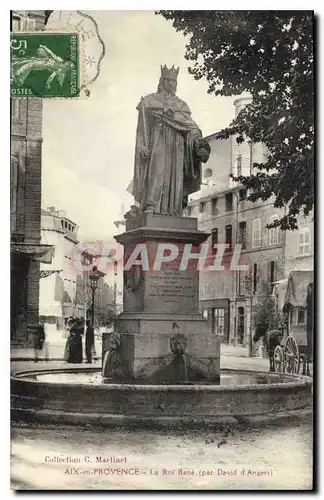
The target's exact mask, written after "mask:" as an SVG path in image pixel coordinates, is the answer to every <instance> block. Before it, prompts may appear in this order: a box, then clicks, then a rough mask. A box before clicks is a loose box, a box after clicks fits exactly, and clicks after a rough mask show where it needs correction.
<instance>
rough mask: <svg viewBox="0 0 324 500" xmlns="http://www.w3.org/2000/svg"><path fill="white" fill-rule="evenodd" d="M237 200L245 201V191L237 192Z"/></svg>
mask: <svg viewBox="0 0 324 500" xmlns="http://www.w3.org/2000/svg"><path fill="white" fill-rule="evenodd" d="M239 199H240V201H244V200H246V189H240V190H239Z"/></svg>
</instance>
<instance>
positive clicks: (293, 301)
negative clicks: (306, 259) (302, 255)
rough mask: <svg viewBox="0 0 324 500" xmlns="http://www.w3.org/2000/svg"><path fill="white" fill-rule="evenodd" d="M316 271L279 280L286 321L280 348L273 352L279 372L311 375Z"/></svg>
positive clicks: (279, 297) (277, 291) (276, 291)
mask: <svg viewBox="0 0 324 500" xmlns="http://www.w3.org/2000/svg"><path fill="white" fill-rule="evenodd" d="M313 280H314V276H313V271H292V272H291V273H290V275H289V277H288V278H286V279H285V280H281V281H278V282H277V283H276V284H275V287H274V294H275V296H276V298H277V304H278V308H279V310H280V311H282V312H283V314H284V316H285V319H286V322H285V324H286V327H285V329H284V331H283V336H282V341H281V345H278V346H277V347H276V348H275V350H274V368H275V371H276V372H280V373H282V372H286V373H294V374H297V373H299V370H300V367H301V364H302V366H303V369H302V373H303V375H305V374H306V373H307V375H309V363H310V362H312V359H313Z"/></svg>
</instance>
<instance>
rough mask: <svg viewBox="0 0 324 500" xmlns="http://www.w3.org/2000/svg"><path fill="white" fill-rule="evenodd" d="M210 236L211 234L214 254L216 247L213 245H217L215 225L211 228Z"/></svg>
mask: <svg viewBox="0 0 324 500" xmlns="http://www.w3.org/2000/svg"><path fill="white" fill-rule="evenodd" d="M211 236H212V253H213V254H215V253H216V251H217V249H216V248H215V247H214V245H217V243H218V229H217V227H215V228H214V229H212V232H211Z"/></svg>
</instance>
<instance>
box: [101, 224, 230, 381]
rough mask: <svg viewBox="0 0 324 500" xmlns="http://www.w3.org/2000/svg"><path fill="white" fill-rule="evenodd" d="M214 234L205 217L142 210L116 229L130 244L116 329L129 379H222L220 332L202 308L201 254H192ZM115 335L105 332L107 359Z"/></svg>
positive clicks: (120, 239) (126, 245) (121, 240)
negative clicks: (201, 227)
mask: <svg viewBox="0 0 324 500" xmlns="http://www.w3.org/2000/svg"><path fill="white" fill-rule="evenodd" d="M208 236H209V234H207V233H202V232H201V231H198V229H197V219H193V218H182V217H170V216H160V215H153V214H141V215H140V216H139V217H136V218H131V219H128V220H127V223H126V232H125V233H123V234H121V235H118V236H117V237H116V240H117V241H118V242H119V243H121V244H122V245H123V246H124V269H125V270H124V311H123V313H122V314H121V315H120V316H119V317H118V319H117V320H116V321H115V332H118V333H119V334H120V338H119V340H118V353H119V359H120V360H121V363H122V365H123V366H122V371H123V373H124V378H125V379H136V380H147V381H151V382H163V381H174V382H176V381H177V380H176V379H179V377H180V379H181V380H178V381H179V382H180V381H184V379H187V380H189V381H190V380H192V381H193V380H196V381H197V380H198V379H200V380H204V379H209V380H213V381H217V380H219V373H220V364H219V363H220V360H219V353H220V340H219V338H218V337H217V336H215V335H214V334H212V332H211V330H210V327H209V325H208V323H207V321H206V320H205V319H204V318H203V317H202V315H200V314H199V271H198V269H197V264H198V259H190V258H189V259H188V257H190V255H189V254H196V255H197V254H199V250H200V248H199V247H200V244H201V243H203V242H204V241H205V240H206V239H207V238H208ZM168 256H169V257H168ZM160 257H162V259H161V258H160ZM164 259H165V260H168V262H164V261H163V260H164ZM136 262H137V263H138V264H139V263H140V265H136V264H135V265H132V266H130V264H131V263H133V264H134V263H136ZM110 337H111V336H110V334H104V336H103V359H104V355H105V353H106V351H107V350H111V348H112V346H111V345H110V340H111V338H110ZM172 342H173V344H172ZM172 346H173V347H172ZM177 346H178V347H177ZM113 348H114V347H113ZM172 349H173V350H172ZM177 360H178V361H177ZM173 365H174V367H173V368H174V369H173V368H170V366H171V367H172V366H173ZM104 375H105V376H111V375H112V374H109V373H105V374H104ZM118 377H119V378H120V370H119V375H118ZM170 379H171V380H170ZM173 379H174V380H173Z"/></svg>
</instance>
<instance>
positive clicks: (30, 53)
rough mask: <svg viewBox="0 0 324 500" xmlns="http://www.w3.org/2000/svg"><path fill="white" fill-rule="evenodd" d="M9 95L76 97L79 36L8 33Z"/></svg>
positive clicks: (78, 77) (78, 75)
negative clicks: (9, 59) (9, 53)
mask: <svg viewBox="0 0 324 500" xmlns="http://www.w3.org/2000/svg"><path fill="white" fill-rule="evenodd" d="M10 46H11V74H10V84H11V97H24V96H25V97H28V96H37V97H76V96H78V95H79V92H80V71H79V64H80V61H79V51H80V45H79V35H78V34H77V33H55V32H53V33H46V32H42V31H37V32H29V33H22V32H17V33H12V34H11V45H10Z"/></svg>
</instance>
